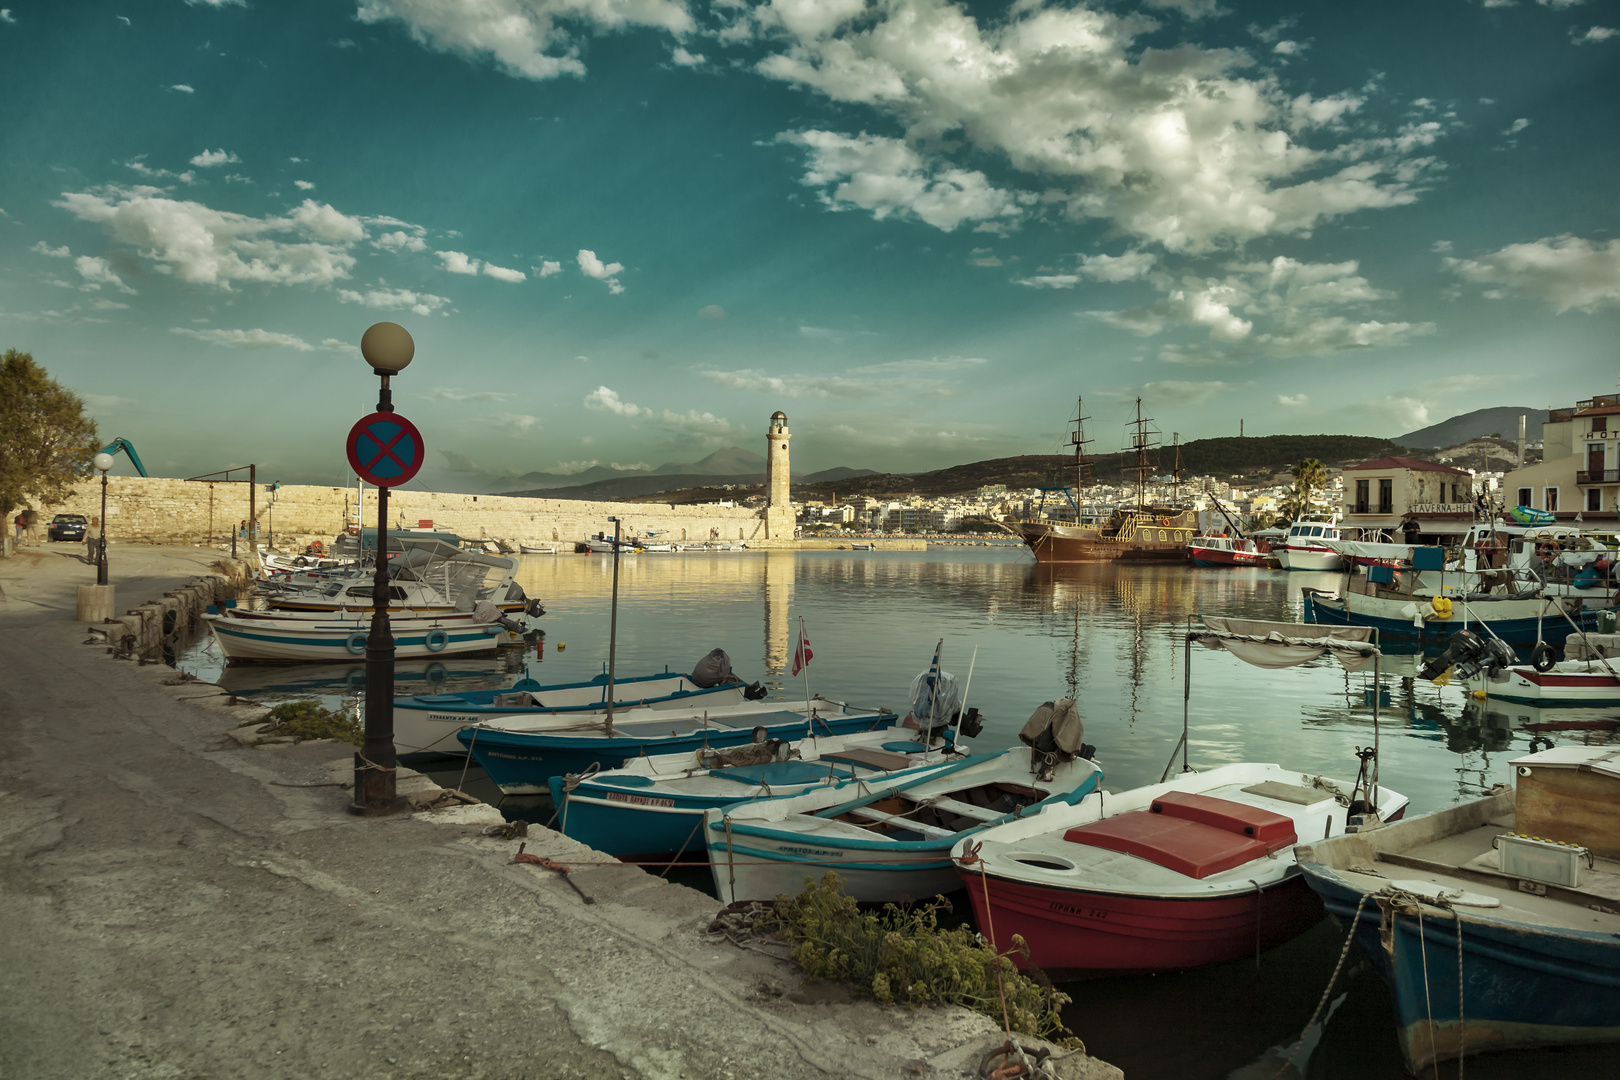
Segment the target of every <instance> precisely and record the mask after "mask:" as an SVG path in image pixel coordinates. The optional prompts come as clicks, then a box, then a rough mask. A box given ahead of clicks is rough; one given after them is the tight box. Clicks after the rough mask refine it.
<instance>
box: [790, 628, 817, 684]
mask: <svg viewBox="0 0 1620 1080" xmlns="http://www.w3.org/2000/svg"><path fill="white" fill-rule="evenodd" d="M815 655H816V654H815V653H813V652H811V651H810V635H808V634H806V633H805V632H804V627H803V626H800V627H799V646H798V648H796V649H794V650H793V674H794V675H797V674H798V673H799V672H801V671H803V670H804V665H806V664H808V663H809V662H810V660H811V658H812V657H814V656H815Z"/></svg>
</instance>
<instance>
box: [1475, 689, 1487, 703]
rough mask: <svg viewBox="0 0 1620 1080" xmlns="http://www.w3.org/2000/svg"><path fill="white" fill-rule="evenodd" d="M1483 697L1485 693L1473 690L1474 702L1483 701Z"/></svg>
mask: <svg viewBox="0 0 1620 1080" xmlns="http://www.w3.org/2000/svg"><path fill="white" fill-rule="evenodd" d="M1485 696H1486V695H1485V691H1483V690H1475V691H1474V700H1475V701H1484V700H1485Z"/></svg>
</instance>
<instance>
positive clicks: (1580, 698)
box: [1472, 660, 1620, 708]
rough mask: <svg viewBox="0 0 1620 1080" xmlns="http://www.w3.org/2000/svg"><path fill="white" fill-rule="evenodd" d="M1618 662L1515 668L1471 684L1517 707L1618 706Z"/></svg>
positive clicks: (1564, 663)
mask: <svg viewBox="0 0 1620 1080" xmlns="http://www.w3.org/2000/svg"><path fill="white" fill-rule="evenodd" d="M1617 665H1620V661H1617V662H1616V664H1610V663H1609V662H1608V661H1606V660H1564V661H1562V662H1559V663H1555V664H1553V665H1552V666H1550V667H1548V668H1547V669H1546V670H1542V669H1540V668H1537V667H1535V666H1533V665H1530V664H1516V665H1513V666H1511V667H1507V668H1504V669H1502V671H1501V672H1499V673H1497V674H1496V675H1493V676H1490V677H1487V678H1484V679H1481V680H1479V681H1478V682H1477V683H1475V684H1472V685H1474V686H1476V687H1477V688H1478V689H1479V690H1481V691H1482V692H1484V693H1485V695H1486V696H1487V697H1490V698H1495V699H1497V700H1499V701H1511V702H1514V703H1516V704H1521V705H1539V706H1542V707H1544V708H1545V707H1548V706H1555V705H1571V706H1592V707H1595V706H1599V705H1620V667H1617Z"/></svg>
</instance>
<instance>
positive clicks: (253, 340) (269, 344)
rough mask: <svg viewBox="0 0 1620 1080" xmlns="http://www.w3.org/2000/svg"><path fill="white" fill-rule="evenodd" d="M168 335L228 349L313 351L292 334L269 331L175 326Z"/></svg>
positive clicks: (301, 339) (305, 342)
mask: <svg viewBox="0 0 1620 1080" xmlns="http://www.w3.org/2000/svg"><path fill="white" fill-rule="evenodd" d="M169 333H171V334H180V335H183V336H184V337H189V338H196V339H197V340H198V341H206V342H208V343H209V344H210V345H223V346H225V347H226V348H230V349H250V350H256V349H297V350H298V351H299V352H313V351H314V349H315V346H313V345H311V344H310V343H309V342H307V341H305V340H304V339H303V338H301V337H298V336H296V335H294V334H278V333H275V332H273V331H270V330H194V329H191V328H190V327H185V326H175V327H171V328H170V330H169Z"/></svg>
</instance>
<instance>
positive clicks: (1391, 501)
mask: <svg viewBox="0 0 1620 1080" xmlns="http://www.w3.org/2000/svg"><path fill="white" fill-rule="evenodd" d="M1378 512H1379V513H1380V514H1393V513H1394V512H1395V481H1394V480H1380V481H1378Z"/></svg>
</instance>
